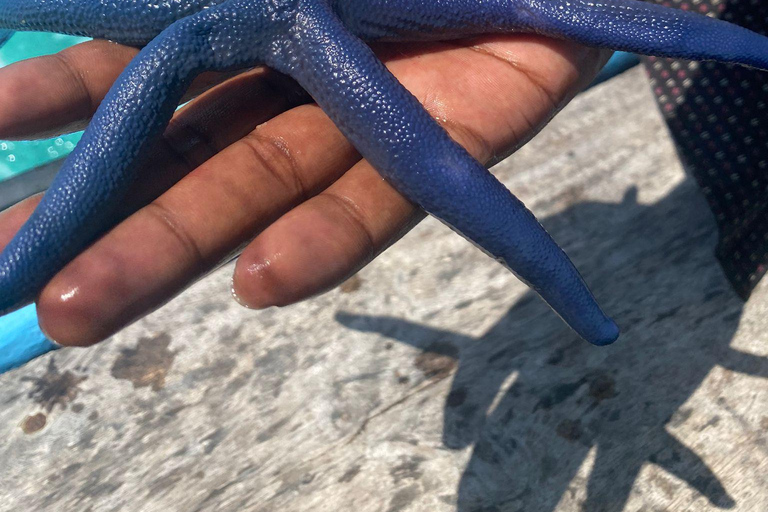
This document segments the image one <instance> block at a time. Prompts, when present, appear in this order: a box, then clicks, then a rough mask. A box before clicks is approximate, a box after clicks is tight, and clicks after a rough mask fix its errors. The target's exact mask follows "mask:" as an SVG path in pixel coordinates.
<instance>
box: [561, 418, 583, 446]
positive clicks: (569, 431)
mask: <svg viewBox="0 0 768 512" xmlns="http://www.w3.org/2000/svg"><path fill="white" fill-rule="evenodd" d="M555 431H556V432H557V435H559V436H560V437H562V438H563V439H565V440H566V441H571V442H573V441H578V440H579V439H580V438H581V436H582V435H583V434H584V430H583V429H582V428H581V421H579V420H563V421H561V422H560V424H558V425H557V428H556V429H555Z"/></svg>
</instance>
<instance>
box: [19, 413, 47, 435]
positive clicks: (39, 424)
mask: <svg viewBox="0 0 768 512" xmlns="http://www.w3.org/2000/svg"><path fill="white" fill-rule="evenodd" d="M46 421H47V418H46V416H45V414H43V413H41V412H39V413H37V414H33V415H31V416H27V417H26V418H25V419H24V422H23V423H22V424H21V430H23V431H24V433H25V434H34V433H35V432H39V431H41V430H43V428H44V427H45V423H46Z"/></svg>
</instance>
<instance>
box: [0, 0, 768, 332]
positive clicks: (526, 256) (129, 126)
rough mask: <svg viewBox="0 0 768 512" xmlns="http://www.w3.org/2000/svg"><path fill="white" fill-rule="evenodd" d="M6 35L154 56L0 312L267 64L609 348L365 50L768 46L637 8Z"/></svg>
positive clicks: (14, 267)
mask: <svg viewBox="0 0 768 512" xmlns="http://www.w3.org/2000/svg"><path fill="white" fill-rule="evenodd" d="M0 27H2V28H5V29H10V30H46V31H53V32H63V33H70V34H76V35H84V36H91V37H100V38H108V39H114V40H117V41H120V42H124V43H127V44H137V45H141V44H144V43H148V44H147V45H146V46H145V47H144V48H143V49H142V51H141V52H140V54H139V55H138V56H137V57H136V58H135V59H134V60H133V62H132V63H131V64H130V65H129V66H128V67H127V68H126V70H125V71H124V72H123V73H122V75H121V76H120V78H119V79H118V80H117V82H116V83H115V84H114V86H113V87H112V89H111V90H110V92H109V94H108V95H107V97H106V98H105V99H104V101H103V102H102V104H101V106H100V107H99V109H98V111H97V112H96V114H95V116H94V118H93V121H92V123H91V124H90V126H89V127H88V129H87V130H86V132H85V134H84V136H83V138H82V141H81V142H80V144H79V145H78V146H77V148H76V149H75V151H74V152H73V153H72V154H71V155H70V157H69V158H68V160H67V161H66V163H65V165H64V167H63V168H62V170H61V172H60V173H59V175H58V176H57V178H56V180H55V181H54V183H53V184H52V186H51V188H50V189H49V191H48V192H47V193H46V195H45V198H44V199H43V201H42V202H41V204H40V205H39V207H38V208H37V210H36V211H35V212H34V214H33V215H32V217H31V218H30V219H29V221H28V222H27V223H26V224H25V225H24V226H23V227H22V229H21V230H20V231H19V233H18V234H17V235H16V237H15V238H14V239H13V240H12V241H11V243H10V244H9V245H8V247H7V248H6V249H5V251H4V252H3V253H2V255H0V312H8V311H12V310H14V309H17V308H19V307H20V306H22V305H24V304H26V303H29V302H30V301H31V300H32V299H33V298H34V297H35V295H36V294H37V293H39V291H40V290H41V289H42V287H43V286H44V285H45V284H46V283H47V282H48V281H49V280H50V279H51V278H52V277H53V275H55V274H56V272H58V271H59V270H60V269H61V268H62V267H63V266H64V265H65V264H66V263H68V262H69V261H70V260H72V259H73V258H74V257H75V256H76V255H77V254H78V253H80V252H81V251H82V250H83V249H84V248H85V247H86V246H87V245H88V244H89V243H91V242H92V241H93V240H94V239H95V238H96V237H98V236H99V235H100V234H101V233H103V232H104V231H105V230H106V229H108V228H110V227H111V226H112V224H113V223H114V220H113V219H112V218H111V217H112V216H111V214H112V213H113V212H114V211H115V209H116V206H117V205H118V204H119V203H120V201H121V199H122V198H123V196H124V193H125V190H126V188H127V187H128V185H129V184H130V183H131V182H132V180H133V179H134V176H135V174H136V169H137V162H138V160H139V158H140V156H141V155H142V153H144V152H145V150H146V148H147V147H148V145H149V144H150V143H151V141H152V140H153V139H154V138H155V137H157V136H158V135H159V134H160V133H161V132H162V130H163V129H164V127H165V126H166V124H167V123H168V121H169V119H170V117H171V116H172V114H173V112H174V109H175V108H176V106H177V105H178V103H179V101H180V100H181V97H182V94H183V93H184V91H185V89H186V88H187V87H188V85H189V84H190V82H191V81H192V79H193V78H194V77H195V76H196V75H198V74H199V73H201V72H202V71H206V70H220V71H221V70H237V69H243V68H247V67H252V66H254V65H258V64H266V65H268V66H271V67H273V68H275V69H277V70H279V71H281V72H283V73H286V74H288V75H290V76H291V77H293V78H294V79H296V80H297V81H298V82H299V83H300V84H301V85H302V86H303V87H304V88H305V89H306V90H307V91H308V92H309V93H310V94H311V95H312V96H313V97H314V99H315V100H316V101H317V103H318V104H319V105H320V106H321V107H322V108H323V109H324V110H325V112H326V113H327V114H328V115H329V116H330V117H331V118H332V119H333V120H334V122H335V123H336V124H337V125H338V126H339V128H340V129H341V130H342V131H343V133H344V134H345V135H346V136H347V137H348V138H349V139H350V141H351V142H352V143H353V144H354V145H355V146H356V147H357V149H358V150H359V151H360V152H361V154H362V155H363V156H364V157H365V158H366V159H368V160H369V161H370V162H371V163H372V164H373V165H374V167H375V168H376V169H377V170H378V171H379V172H380V173H381V174H382V175H383V176H384V177H385V178H386V179H387V180H389V181H390V182H391V183H392V184H393V185H394V186H395V187H396V188H397V189H398V190H399V191H400V192H401V193H402V194H404V195H405V196H406V197H408V198H409V199H411V200H412V201H414V202H415V203H417V204H419V205H420V206H421V207H423V208H424V209H425V210H426V211H427V212H429V213H430V214H432V215H434V216H435V217H437V218H439V219H441V220H442V221H444V222H445V223H447V224H448V225H450V226H452V227H453V228H454V229H455V230H456V231H458V232H460V233H461V234H463V235H464V236H465V237H466V238H468V239H470V240H471V241H473V242H474V243H476V244H477V245H478V246H479V247H481V248H482V249H483V250H485V251H486V252H487V253H488V254H490V255H491V256H493V257H494V258H496V259H498V260H499V261H501V262H502V263H504V264H505V265H507V266H508V267H509V268H510V269H511V270H512V271H513V272H514V273H515V274H516V275H518V276H519V277H520V278H521V279H522V280H524V281H525V282H526V283H528V284H529V285H530V286H531V287H532V288H533V289H534V290H536V292H538V293H539V295H541V297H542V298H543V299H544V300H545V301H546V302H547V303H548V304H549V305H550V306H551V307H552V308H553V309H554V310H555V311H556V312H557V313H558V314H559V315H560V316H561V317H562V318H563V319H564V320H565V321H566V322H567V323H568V324H569V325H570V326H571V327H572V328H573V329H574V330H575V331H576V332H577V333H578V334H579V335H580V336H582V337H583V338H584V339H586V340H587V341H589V342H591V343H594V344H598V345H602V344H607V343H610V342H612V341H614V340H615V339H616V338H617V336H618V328H617V326H616V325H615V324H614V322H613V321H612V320H610V319H609V318H608V317H607V316H606V315H605V314H604V313H603V312H602V311H601V309H600V307H599V306H598V305H597V303H596V301H595V300H594V298H593V297H592V295H591V293H590V292H589V290H588V288H587V286H586V285H585V284H584V282H583V280H582V278H581V277H580V276H579V274H578V272H577V271H576V269H575V268H574V267H573V265H572V264H571V262H570V261H569V259H568V258H567V256H566V255H565V254H564V253H563V251H562V250H561V249H560V248H559V247H558V246H557V245H556V244H555V243H554V241H552V239H551V238H550V237H549V235H548V234H547V233H546V232H545V231H544V230H543V228H542V227H541V226H540V225H539V224H538V222H537V221H536V219H535V218H534V217H533V215H532V214H531V213H530V212H529V211H528V210H527V209H526V208H525V207H524V206H523V204H522V203H521V202H520V201H518V200H517V199H516V198H515V197H514V196H513V195H512V194H511V193H510V192H509V191H508V190H506V188H504V186H503V185H502V184H501V183H499V182H498V181H497V180H496V179H495V178H494V177H493V176H492V175H491V174H490V173H489V172H488V171H487V170H486V169H485V168H484V167H483V166H481V165H480V164H479V163H478V162H477V161H475V160H474V159H473V158H472V157H470V155H469V154H468V153H467V152H466V151H465V150H464V149H463V148H461V147H460V146H459V145H458V144H456V143H455V142H453V141H452V140H451V139H450V138H449V136H448V135H447V133H446V132H445V131H444V130H443V129H442V128H441V127H440V126H439V125H438V124H437V123H435V122H434V121H433V120H432V118H431V117H430V116H429V115H428V114H427V112H426V111H425V110H424V109H423V108H422V107H421V105H420V104H419V102H418V101H417V100H416V99H415V98H414V97H413V96H412V95H411V94H410V93H409V92H408V91H407V90H405V89H404V88H403V87H402V86H401V85H400V84H399V83H398V81H397V80H396V79H395V78H394V77H393V76H392V75H391V74H390V73H389V72H388V71H387V70H386V68H385V67H384V66H383V64H382V63H381V62H379V60H378V59H377V58H376V56H375V55H374V54H373V53H372V51H371V50H370V49H369V48H368V47H367V46H366V45H365V43H363V40H369V41H370V40H388V41H403V40H427V39H452V38H460V37H464V36H469V35H478V34H487V33H503V32H513V31H526V32H536V33H540V34H545V35H548V36H553V37H558V38H566V39H571V40H574V41H578V42H581V43H584V44H588V45H592V46H601V47H610V48H613V49H621V50H628V51H633V52H637V53H644V54H653V55H659V56H670V57H683V58H689V59H699V60H704V59H714V60H721V61H728V62H735V63H740V64H744V65H748V66H754V67H760V68H766V67H768V39H766V38H763V37H761V36H759V35H757V34H754V33H752V32H749V31H747V30H744V29H742V28H740V27H737V26H735V25H730V24H728V23H725V22H722V21H718V20H713V19H710V18H706V17H704V16H699V15H695V14H690V13H686V12H681V11H677V10H673V9H666V8H663V7H659V6H656V5H651V4H646V3H642V2H639V1H635V0H612V1H596V2H595V1H585V0H368V1H365V2H361V1H360V0H163V1H160V0H123V1H122V2H111V1H110V2H108V1H105V0H0ZM0 36H2V34H1V33H0ZM510 94H514V91H510Z"/></svg>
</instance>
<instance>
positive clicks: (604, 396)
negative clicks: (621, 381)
mask: <svg viewBox="0 0 768 512" xmlns="http://www.w3.org/2000/svg"><path fill="white" fill-rule="evenodd" d="M616 395H618V393H617V392H616V381H615V380H614V379H613V377H611V376H610V375H608V374H606V373H601V374H597V375H595V376H594V377H593V378H592V380H591V381H590V383H589V396H591V397H592V398H594V399H595V400H596V401H598V402H602V401H603V400H608V399H609V398H613V397H615V396H616Z"/></svg>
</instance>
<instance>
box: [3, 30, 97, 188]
mask: <svg viewBox="0 0 768 512" xmlns="http://www.w3.org/2000/svg"><path fill="white" fill-rule="evenodd" d="M81 41H85V39H83V38H80V37H71V36H63V35H59V34H41V33H37V32H23V33H17V34H14V36H13V37H12V38H11V39H10V41H8V43H7V44H6V45H5V46H4V47H3V48H2V49H0V66H6V65H8V64H11V63H12V62H16V61H19V60H23V59H29V58H31V57H38V56H40V55H47V54H50V53H55V52H58V51H59V50H63V49H64V48H66V47H68V46H72V45H73V44H76V43H78V42H81ZM81 135H82V133H81V132H78V133H74V134H71V135H65V136H62V137H56V138H54V139H48V140H35V141H21V142H20V141H0V181H3V180H5V179H8V178H10V177H11V176H16V175H17V174H20V173H22V172H24V171H28V170H29V169H32V168H34V167H37V166H39V165H42V164H45V163H47V162H50V161H52V160H56V159H58V158H61V157H63V156H66V155H67V154H68V153H69V152H70V151H72V149H73V148H74V147H75V144H76V143H77V141H78V140H80V137H81Z"/></svg>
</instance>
